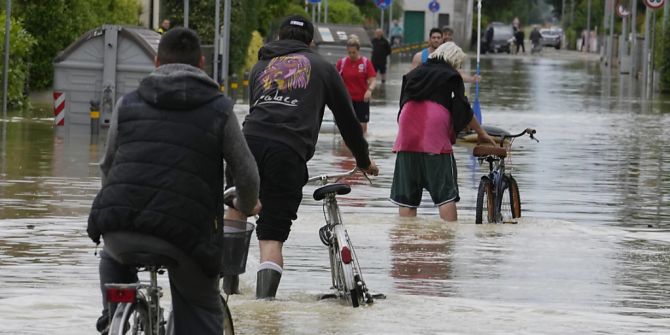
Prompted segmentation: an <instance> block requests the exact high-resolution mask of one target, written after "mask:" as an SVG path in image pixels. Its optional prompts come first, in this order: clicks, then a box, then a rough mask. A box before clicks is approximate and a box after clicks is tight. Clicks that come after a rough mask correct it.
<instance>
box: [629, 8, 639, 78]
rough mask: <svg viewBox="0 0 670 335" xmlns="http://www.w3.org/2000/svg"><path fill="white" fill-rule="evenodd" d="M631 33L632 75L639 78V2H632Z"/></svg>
mask: <svg viewBox="0 0 670 335" xmlns="http://www.w3.org/2000/svg"><path fill="white" fill-rule="evenodd" d="M630 2H631V4H630V9H631V14H630V33H631V41H630V42H631V45H630V56H631V57H630V59H631V61H630V63H631V64H630V74H631V75H632V76H633V78H637V70H638V69H637V48H638V45H637V0H631V1H630Z"/></svg>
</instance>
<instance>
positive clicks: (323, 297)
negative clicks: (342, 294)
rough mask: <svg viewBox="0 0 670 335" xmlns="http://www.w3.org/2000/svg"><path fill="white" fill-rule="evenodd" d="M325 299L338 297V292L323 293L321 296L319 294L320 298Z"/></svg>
mask: <svg viewBox="0 0 670 335" xmlns="http://www.w3.org/2000/svg"><path fill="white" fill-rule="evenodd" d="M325 299H337V294H335V293H326V294H322V295H321V296H319V300H325Z"/></svg>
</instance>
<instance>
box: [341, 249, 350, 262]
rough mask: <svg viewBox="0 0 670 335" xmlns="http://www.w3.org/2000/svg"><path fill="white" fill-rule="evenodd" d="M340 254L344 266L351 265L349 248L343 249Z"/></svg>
mask: <svg viewBox="0 0 670 335" xmlns="http://www.w3.org/2000/svg"><path fill="white" fill-rule="evenodd" d="M340 254H341V255H342V262H344V264H349V263H351V250H350V249H349V247H342V250H341V251H340Z"/></svg>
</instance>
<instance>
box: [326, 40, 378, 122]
mask: <svg viewBox="0 0 670 335" xmlns="http://www.w3.org/2000/svg"><path fill="white" fill-rule="evenodd" d="M360 49H361V44H360V42H359V41H358V37H357V36H355V35H352V36H351V37H350V38H349V40H348V41H347V53H348V54H349V56H347V57H344V58H342V59H340V60H339V61H337V64H336V66H335V67H336V68H337V71H338V72H339V73H340V75H341V76H342V80H344V84H345V85H346V86H347V91H349V95H350V96H351V102H352V104H353V106H354V111H356V118H357V119H358V122H360V123H361V128H363V133H365V132H367V130H368V121H370V97H371V96H372V91H374V90H375V86H376V85H377V72H376V71H375V66H374V65H373V64H372V62H371V61H370V60H369V59H368V58H367V57H365V56H363V55H361V53H360Z"/></svg>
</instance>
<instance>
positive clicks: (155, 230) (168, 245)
mask: <svg viewBox="0 0 670 335" xmlns="http://www.w3.org/2000/svg"><path fill="white" fill-rule="evenodd" d="M203 65H204V57H203V56H202V53H201V49H200V39H199V38H198V35H197V34H196V33H195V32H194V31H192V30H189V29H186V28H175V29H171V30H169V31H167V32H166V33H165V34H164V35H163V37H162V38H161V40H160V43H159V44H158V54H157V56H156V69H155V70H154V71H153V72H152V73H151V74H150V75H149V76H148V77H146V78H144V79H142V81H141V82H140V86H139V88H138V89H137V90H135V91H132V92H130V93H128V94H126V95H125V96H123V97H122V98H121V99H119V101H118V103H117V104H116V108H115V110H114V111H113V113H112V118H111V124H110V128H109V133H108V137H107V145H106V152H105V155H104V157H103V159H102V162H101V164H100V168H101V170H102V189H101V190H100V192H99V193H98V194H97V196H96V197H95V200H94V201H93V206H92V209H91V213H90V215H89V218H88V229H87V231H88V236H89V237H90V238H91V239H92V240H93V241H94V242H95V243H97V244H99V243H100V240H101V237H102V238H103V239H104V241H105V245H104V248H103V250H102V251H101V252H100V284H101V289H102V291H103V315H102V316H101V317H100V318H99V319H98V322H97V324H96V327H97V329H98V331H100V332H102V333H105V332H106V331H107V329H106V328H107V327H108V323H109V318H108V315H110V314H109V312H110V311H109V310H108V305H107V302H106V298H105V294H104V285H105V284H106V283H134V282H137V271H136V269H135V268H134V267H132V266H126V265H124V264H123V263H122V261H121V259H122V257H123V256H122V255H124V254H128V253H131V252H138V251H139V252H152V253H157V252H159V253H160V254H162V255H164V256H166V257H169V258H171V259H174V260H176V261H177V263H178V265H177V266H176V267H174V268H172V267H169V268H168V273H169V277H170V289H171V292H172V309H173V312H174V316H173V320H174V330H175V334H212V335H214V334H216V335H219V334H222V333H223V305H222V304H221V298H220V294H219V278H220V277H219V273H220V270H221V269H220V264H221V255H222V242H223V233H222V232H221V228H222V225H223V215H224V214H223V199H222V196H223V179H224V173H223V168H224V167H223V161H224V159H225V161H226V165H227V170H228V171H230V172H231V174H233V175H234V176H235V177H236V178H237V180H238V181H239V187H238V197H237V199H236V200H235V204H236V207H237V208H238V209H239V210H240V211H242V212H244V213H249V214H253V213H255V212H257V211H258V206H256V205H257V198H258V189H259V176H258V170H257V168H256V164H255V161H254V158H253V156H252V155H251V152H250V151H249V148H248V147H247V145H246V142H245V141H244V137H243V136H242V132H241V130H240V126H239V123H238V122H237V119H236V117H235V114H233V109H232V106H233V104H232V102H231V101H230V100H228V99H227V98H225V97H224V96H223V94H221V92H220V91H219V86H218V84H217V83H216V82H215V81H213V80H212V79H210V78H209V77H208V76H207V74H205V72H203V71H202V70H201V69H202V67H203ZM113 308H114V307H113V306H112V308H111V309H112V311H111V312H113Z"/></svg>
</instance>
